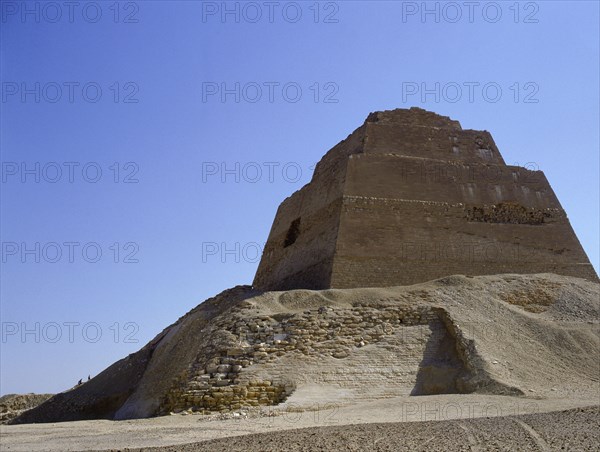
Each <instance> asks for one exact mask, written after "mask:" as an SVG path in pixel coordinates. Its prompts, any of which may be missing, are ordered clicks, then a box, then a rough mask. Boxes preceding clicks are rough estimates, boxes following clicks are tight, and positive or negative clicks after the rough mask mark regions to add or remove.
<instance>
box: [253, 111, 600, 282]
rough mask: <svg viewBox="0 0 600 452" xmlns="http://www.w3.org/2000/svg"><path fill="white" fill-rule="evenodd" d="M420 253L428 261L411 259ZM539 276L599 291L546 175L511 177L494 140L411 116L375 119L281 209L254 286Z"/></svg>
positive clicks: (454, 124) (420, 114) (422, 114)
mask: <svg viewBox="0 0 600 452" xmlns="http://www.w3.org/2000/svg"><path fill="white" fill-rule="evenodd" d="M415 246H417V247H423V246H424V247H425V248H426V249H425V254H426V256H425V257H423V258H419V259H415V258H414V254H415V252H414V250H413V251H406V250H404V248H405V247H413V248H414V247H415ZM436 247H437V248H441V249H442V251H439V252H438V251H436ZM463 248H466V249H467V250H463ZM470 248H472V249H473V250H472V251H471V252H469V251H468V249H470ZM427 249H429V250H430V251H427ZM457 249H458V251H457ZM448 250H449V251H448ZM419 253H421V254H422V252H420V251H419ZM432 253H433V254H435V256H434V258H432V257H430V256H427V254H432ZM457 253H459V255H458V257H457ZM538 272H553V273H557V274H562V275H569V276H579V277H583V278H587V279H590V280H594V281H597V280H598V276H597V275H596V273H595V271H594V269H593V267H592V265H591V264H590V262H589V259H588V258H587V256H586V254H585V252H584V250H583V248H582V247H581V244H580V243H579V241H578V239H577V237H576V235H575V233H574V231H573V229H572V228H571V225H570V223H569V221H568V219H567V216H566V214H565V212H564V210H563V209H562V206H561V205H560V202H559V201H558V199H557V197H556V195H555V194H554V191H553V190H552V188H551V186H550V184H549V182H548V180H547V179H546V177H545V176H544V174H543V173H542V172H541V171H529V170H527V169H525V168H519V167H516V166H508V165H506V164H505V162H504V160H503V158H502V156H501V154H500V152H499V150H498V148H497V147H496V144H495V143H494V140H493V138H492V136H491V135H490V133H489V132H487V131H477V130H463V129H462V127H461V126H460V123H459V122H458V121H453V120H451V119H449V118H447V117H444V116H440V115H436V114H435V113H432V112H427V111H425V110H421V109H418V108H411V109H410V110H402V109H399V110H393V111H385V112H376V113H372V114H371V115H369V117H368V118H367V120H366V121H365V123H364V124H363V125H362V126H361V127H359V128H358V129H357V130H355V131H354V132H353V133H352V134H351V135H350V136H349V137H348V138H347V139H346V140H344V141H342V142H341V143H339V144H338V145H337V146H335V147H334V148H333V149H331V150H330V151H329V152H328V153H327V154H326V155H325V156H324V157H323V159H322V160H321V162H319V164H318V165H317V168H316V170H315V174H314V176H313V179H312V180H311V182H310V183H309V184H308V185H306V186H305V187H303V188H302V189H301V190H299V191H298V192H296V193H294V194H293V195H292V196H291V197H289V198H287V199H286V200H285V201H284V202H283V203H282V204H281V206H280V207H279V210H278V211H277V215H276V217H275V220H274V222H273V226H272V228H271V232H270V234H269V238H268V241H267V244H266V246H265V250H264V252H263V256H262V259H261V262H260V265H259V268H258V270H257V273H256V276H255V279H254V283H253V285H254V287H255V288H257V289H259V290H290V289H299V288H306V289H325V288H351V287H375V286H382V287H384V286H394V285H403V284H414V283H417V282H425V281H428V280H431V279H435V278H440V277H443V276H448V275H452V274H471V275H486V274H494V273H538Z"/></svg>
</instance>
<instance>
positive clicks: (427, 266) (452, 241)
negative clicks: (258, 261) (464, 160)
mask: <svg viewBox="0 0 600 452" xmlns="http://www.w3.org/2000/svg"><path fill="white" fill-rule="evenodd" d="M482 209H483V212H484V215H483V216H480V214H479V213H477V214H474V211H473V209H472V207H470V206H468V205H466V204H463V203H442V202H432V201H402V200H390V199H379V198H362V197H348V198H345V199H344V209H343V211H342V219H341V222H340V231H339V234H338V242H337V249H336V255H335V259H334V268H333V276H332V280H331V284H332V286H333V287H337V288H346V287H357V286H358V287H385V286H390V285H405V284H415V283H418V282H422V281H428V280H432V279H437V278H441V277H444V276H447V275H452V274H469V275H482V274H498V273H546V272H548V273H557V274H564V275H571V276H578V277H584V278H588V279H590V280H594V279H595V278H597V277H596V274H595V271H594V269H593V267H592V266H591V264H590V263H589V262H588V261H587V257H586V256H585V253H584V252H583V250H582V249H581V245H580V244H579V241H578V240H577V237H576V236H575V234H574V233H573V231H572V229H571V226H570V224H569V222H568V220H567V218H566V216H565V214H564V211H563V210H562V209H553V208H547V209H532V208H530V209H525V210H522V208H520V207H519V208H517V209H516V211H517V214H516V217H511V216H510V212H511V211H510V209H502V208H500V209H498V208H497V206H496V207H493V206H483V207H482ZM476 212H479V211H476ZM485 212H488V213H485ZM494 212H495V213H494ZM473 215H476V216H477V218H473ZM488 215H489V216H488ZM507 216H508V218H507ZM531 218H533V219H534V220H530V219H531ZM540 218H541V219H542V220H543V222H542V223H540V222H538V220H537V219H540ZM484 219H485V220H486V221H482V220H484ZM501 220H508V221H507V222H504V221H501ZM532 222H533V223H534V224H531V223H532ZM364 230H368V231H369V234H364V233H363V232H362V231H364Z"/></svg>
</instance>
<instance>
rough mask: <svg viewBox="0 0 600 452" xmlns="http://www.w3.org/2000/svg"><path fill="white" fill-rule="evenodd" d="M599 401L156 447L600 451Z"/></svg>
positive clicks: (182, 450) (181, 451)
mask: <svg viewBox="0 0 600 452" xmlns="http://www.w3.org/2000/svg"><path fill="white" fill-rule="evenodd" d="M599 408H600V407H598V406H595V407H588V408H577V409H573V410H567V411H560V412H552V413H543V414H532V415H523V416H506V417H497V418H479V419H464V420H452V421H428V422H406V423H385V424H356V425H343V426H335V427H316V428H305V429H298V430H287V431H279V432H273V433H260V434H253V435H245V436H238V437H233V438H222V439H218V440H212V441H205V442H202V443H194V444H186V445H180V446H171V447H157V448H150V449H148V448H145V449H125V450H127V451H129V452H137V451H148V452H149V451H157V452H158V451H160V452H176V451H177V452H189V451H215V452H216V451H227V452H230V451H245V452H249V451H281V450H286V451H324V450H327V451H329V450H331V451H333V450H335V451H337V450H349V451H365V450H370V451H439V450H445V451H469V450H471V451H516V450H519V451H554V450H569V451H598V450H600V416H599V414H600V411H599Z"/></svg>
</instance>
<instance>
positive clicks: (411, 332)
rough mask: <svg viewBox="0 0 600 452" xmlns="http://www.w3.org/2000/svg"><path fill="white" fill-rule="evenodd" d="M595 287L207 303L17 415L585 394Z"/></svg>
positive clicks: (334, 294) (594, 337)
mask: <svg viewBox="0 0 600 452" xmlns="http://www.w3.org/2000/svg"><path fill="white" fill-rule="evenodd" d="M599 296H600V284H598V283H593V282H589V281H586V280H583V279H579V278H574V277H567V276H557V275H554V274H537V275H517V274H505V275H495V276H478V277H468V276H450V277H446V278H442V279H438V280H435V281H431V282H428V283H423V284H416V285H412V286H402V287H389V288H365V289H329V290H319V291H311V290H292V291H284V292H258V291H255V290H253V289H252V288H251V287H248V286H238V287H235V288H233V289H229V290H226V291H224V292H222V293H221V294H219V295H217V296H216V297H214V298H211V299H209V300H206V301H205V302H204V303H202V304H200V305H199V306H197V307H196V308H194V309H193V310H191V311H190V312H188V313H187V314H186V315H185V316H183V317H181V318H180V319H179V320H178V321H177V322H175V323H174V324H172V325H171V326H169V327H167V328H166V329H165V330H164V331H162V332H161V333H160V334H159V335H157V336H156V337H155V338H154V339H153V340H152V341H150V342H149V343H148V344H147V345H145V346H144V347H143V348H142V349H141V350H139V351H138V352H136V353H133V354H131V355H129V356H128V357H126V358H124V359H121V360H120V361H118V362H116V363H114V364H113V365H111V366H110V367H108V368H107V369H106V370H104V371H103V372H102V373H100V374H99V375H97V376H96V377H95V378H93V379H92V380H91V381H89V382H86V383H84V384H83V385H81V386H78V387H76V388H74V389H72V390H69V391H66V392H63V393H60V394H57V395H55V396H54V397H52V398H51V399H50V400H48V401H46V402H44V403H42V404H41V405H40V406H38V407H36V408H34V409H32V410H29V411H27V412H25V413H23V414H22V415H21V416H19V417H18V418H17V419H16V420H15V421H14V422H15V423H29V422H57V421H68V420H81V419H132V418H144V417H151V416H157V415H162V414H169V413H171V412H178V411H181V410H192V411H196V412H202V413H210V412H215V411H231V410H239V409H243V408H245V407H259V406H263V405H278V404H283V405H281V406H286V405H287V406H292V405H293V406H294V407H296V408H298V409H302V407H303V406H308V405H311V404H314V403H315V402H318V403H322V404H326V403H328V402H335V403H336V404H338V405H340V404H341V405H344V404H348V405H350V404H353V403H356V402H359V401H360V402H364V401H367V400H373V399H379V398H384V397H393V396H399V395H413V396H419V395H429V394H445V393H458V394H461V393H481V394H506V395H512V396H519V395H522V396H527V397H531V396H532V395H535V397H538V398H544V397H550V396H552V397H565V398H568V397H577V398H580V397H586V395H590V394H596V393H597V390H598V387H599V382H600V371H599V367H598V361H597V357H598V355H599V352H600V337H599V336H600V333H599V329H598V326H599V321H598V319H599V309H600V297H599Z"/></svg>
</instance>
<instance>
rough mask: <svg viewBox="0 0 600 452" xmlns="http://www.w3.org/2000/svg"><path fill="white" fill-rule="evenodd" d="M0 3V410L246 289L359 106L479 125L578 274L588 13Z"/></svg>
mask: <svg viewBox="0 0 600 452" xmlns="http://www.w3.org/2000/svg"><path fill="white" fill-rule="evenodd" d="M1 3H2V14H3V16H2V22H1V23H0V26H1V28H2V31H1V39H2V43H1V63H2V67H1V78H2V96H3V98H2V103H1V109H2V110H1V118H0V121H1V122H0V132H1V138H0V139H1V142H0V144H1V148H2V163H3V168H2V175H3V178H4V179H3V182H2V184H1V187H0V188H1V190H2V192H1V214H2V218H1V226H2V230H1V239H2V242H3V246H4V248H3V253H4V256H3V257H4V261H5V262H4V263H2V273H1V276H2V281H1V282H2V286H1V321H2V325H3V337H2V343H1V344H0V345H1V358H0V364H1V375H0V376H1V383H0V393H2V394H5V393H10V392H56V391H61V390H64V389H66V388H67V387H69V386H71V385H73V384H74V383H75V382H76V381H77V380H78V379H79V378H86V377H87V375H88V374H91V375H94V374H96V373H98V372H99V371H101V370H102V369H104V368H105V367H106V366H108V365H109V364H111V363H112V362H114V361H115V360H117V359H119V358H121V357H123V356H125V355H127V354H128V353H132V352H134V351H136V350H137V349H138V348H140V347H141V346H142V345H144V344H145V343H146V342H147V341H148V340H150V339H151V338H152V337H154V336H155V335H156V334H157V333H158V332H159V331H161V330H162V329H163V328H164V327H165V326H167V325H169V324H170V323H172V322H173V321H175V320H177V318H179V317H180V316H181V315H183V314H184V313H186V312H187V311H188V310H189V309H191V308H192V307H194V306H196V305H197V304H198V303H200V302H201V301H203V300H205V299H206V298H208V297H210V296H213V295H215V294H217V293H219V292H220V291H222V290H224V289H226V288H229V287H232V286H234V285H237V284H249V283H251V281H252V278H253V275H254V272H255V270H256V267H257V262H258V261H257V259H253V257H254V256H255V255H256V246H255V245H253V244H255V243H260V244H262V243H264V241H265V240H266V238H267V234H268V232H269V228H270V226H271V222H272V220H273V216H274V214H275V211H276V209H277V206H278V205H279V203H280V202H281V201H282V200H283V199H284V198H285V197H287V196H289V195H290V194H291V193H292V192H294V191H295V190H298V189H299V188H300V187H301V186H302V185H303V184H305V183H306V182H308V181H309V179H310V176H311V170H312V165H313V164H314V163H315V162H316V161H318V160H319V159H320V158H321V156H322V155H323V154H324V153H325V152H326V151H327V150H328V149H329V148H330V147H332V146H333V145H335V144H336V143H337V142H339V141H340V140H341V139H343V138H345V137H346V136H347V135H348V134H349V133H350V132H351V131H352V130H353V129H354V128H356V127H358V126H359V125H360V124H361V123H362V122H363V121H364V119H365V118H366V116H367V115H368V113H369V112H371V111H376V110H382V109H392V108H398V107H405V108H407V107H410V106H419V107H422V108H426V109H429V110H434V111H436V112H438V113H441V114H444V115H448V116H450V117H452V118H454V119H457V120H459V121H460V122H461V123H462V125H463V127H464V128H473V129H486V130H489V131H491V133H492V134H493V136H494V138H495V140H496V143H497V145H498V147H499V148H500V150H501V152H502V154H503V156H504V158H505V160H506V161H507V162H508V163H511V164H512V163H518V164H521V165H525V164H527V163H528V162H534V163H531V164H530V166H531V165H533V164H535V165H537V167H538V168H539V169H541V170H543V171H544V172H545V174H546V176H547V177H548V179H549V180H550V183H551V184H552V187H553V188H554V190H555V191H556V193H557V195H558V198H559V199H560V201H561V203H562V205H563V207H564V208H565V209H566V211H567V213H568V215H569V218H570V220H571V222H572V225H573V227H574V229H575V231H576V233H577V234H578V236H579V238H580V240H581V242H582V244H583V246H584V248H585V250H586V252H587V253H588V255H589V257H590V259H591V260H592V262H593V263H594V265H595V268H596V270H598V264H599V246H598V217H599V212H598V205H599V199H598V192H599V189H598V188H599V187H598V180H599V174H598V170H599V161H598V154H599V92H598V91H599V74H598V70H599V53H600V52H599V31H598V26H599V25H598V24H599V10H598V2H595V1H590V2H573V1H568V2H559V1H551V2H545V1H543V2H537V3H531V2H529V3H527V2H521V3H518V8H516V9H515V8H514V6H513V4H514V2H500V3H498V4H497V5H500V10H497V9H495V8H494V6H493V5H492V6H489V5H488V6H486V5H487V4H488V2H481V3H480V4H479V6H476V7H475V9H474V10H473V11H469V10H468V8H467V6H464V5H463V4H462V2H458V5H459V6H461V5H462V6H461V10H460V11H458V10H457V9H456V8H455V7H454V9H453V7H451V6H448V5H447V4H446V3H437V8H439V10H438V11H439V17H437V19H438V20H437V21H436V16H435V12H434V13H431V14H428V15H425V16H424V17H422V16H421V12H422V11H420V10H419V9H420V8H421V2H416V3H415V2H372V1H369V2H360V1H352V2H337V3H336V2H323V3H320V4H317V6H318V7H317V8H315V6H314V2H312V1H311V2H298V3H293V2H292V3H291V4H290V2H279V3H276V4H275V5H274V9H273V10H272V11H270V10H269V7H268V6H266V5H264V3H263V2H258V3H253V4H248V3H237V4H236V3H235V2H230V3H228V8H229V9H231V10H232V11H234V12H233V13H229V14H226V15H225V16H224V17H223V16H222V15H221V13H222V12H223V11H220V8H221V2H204V3H203V2H193V1H185V2H184V1H182V2H173V1H169V2H162V1H139V2H129V3H127V2H121V3H119V4H116V6H115V3H114V2H113V1H109V2H96V3H94V2H81V3H80V6H79V7H77V8H76V9H74V10H72V11H70V10H69V7H68V6H67V5H64V4H63V2H58V3H57V4H58V5H59V9H57V8H56V6H54V5H51V6H48V3H46V2H27V4H26V7H27V8H28V9H27V10H26V11H24V10H22V8H23V6H22V2H9V1H2V2H1ZM90 3H91V4H90ZM55 5H56V3H55ZM236 5H237V6H236ZM257 5H258V8H257ZM455 5H456V4H455ZM428 7H429V8H431V9H432V10H434V11H435V8H436V3H430V4H429V5H428ZM484 7H485V9H484ZM36 8H37V9H36ZM84 8H85V9H84ZM235 8H239V10H238V11H239V14H238V16H237V18H236V13H235ZM117 13H118V14H117ZM299 13H301V16H300V17H299V16H298V14H299ZM317 13H318V14H317ZM459 13H460V17H459V16H458V14H459ZM499 13H500V14H501V16H498V14H499ZM59 14H60V16H59ZM99 14H101V15H99ZM236 19H238V20H237V21H236ZM297 19H298V20H297ZM36 83H39V85H36ZM236 83H239V90H237V94H238V95H239V102H236ZM436 83H439V90H438V92H439V99H436V98H435V94H431V93H430V94H428V95H427V96H426V97H425V99H422V98H421V96H420V93H419V94H410V91H408V90H410V89H412V88H415V87H417V89H419V91H420V90H421V88H422V84H425V85H424V87H425V88H426V89H430V90H431V89H433V90H434V91H435V90H436ZM223 84H225V86H222V85H223ZM465 84H467V85H465ZM468 84H470V86H473V87H474V88H473V89H474V91H473V99H472V102H471V101H470V100H469V91H468V89H467V86H468ZM257 86H258V87H259V88H260V89H261V92H260V93H259V92H258V91H257ZM456 86H461V87H462V89H463V92H462V93H460V94H458V93H457V91H456ZM484 86H485V87H486V88H485V90H484ZM223 87H224V88H225V89H226V90H229V91H227V92H226V93H225V97H224V102H223V99H222V97H221V94H223V93H222V92H221V91H222V88H223ZM498 87H499V88H500V89H501V90H502V94H501V95H500V97H499V98H498V99H495V98H496V97H498V96H497V93H496V91H495V90H496V89H497V88H498ZM298 88H300V89H301V91H302V94H301V95H298V92H297V90H298ZM59 89H60V91H59ZM99 90H100V91H99ZM215 90H218V91H219V92H218V93H216V94H214V92H215ZM270 90H272V91H270ZM516 95H518V96H517V97H515V96H516ZM36 96H39V102H36ZM270 96H272V97H270ZM315 96H317V97H315ZM492 100H497V101H496V102H492ZM332 101H337V102H332ZM533 101H537V102H533ZM211 162H214V163H211ZM222 162H224V163H225V165H226V167H227V168H229V169H230V170H234V172H235V168H236V166H235V165H236V162H237V163H239V173H238V174H239V182H236V180H235V174H225V183H222V181H221V176H222V175H223V174H222V173H221V167H220V165H221V163H222ZM115 163H116V164H117V165H116V166H115ZM22 164H24V165H25V166H24V167H23V166H22ZM36 164H37V165H39V166H37V167H36ZM215 164H216V165H217V166H216V169H217V171H218V174H215V175H213V174H212V173H213V172H215V171H214V170H215V166H214V165H215ZM286 165H287V166H286ZM257 166H258V167H260V168H261V170H262V175H257V172H256V168H257ZM269 166H271V167H272V168H273V170H274V171H273V174H272V176H273V177H272V180H270V178H269V171H268V169H269ZM57 167H58V168H60V169H61V174H59V173H58V172H57ZM284 167H285V171H284ZM37 168H39V170H38V169H37ZM69 168H70V169H71V170H72V173H71V172H70V170H69ZM117 168H118V171H117ZM298 168H300V169H301V174H300V175H299V177H297V176H296V170H297V169H298ZM84 169H85V171H84ZM98 169H100V170H101V171H102V174H101V175H100V176H97V171H98ZM203 169H204V173H203ZM207 170H209V171H208V173H207ZM203 175H204V176H205V177H204V180H203ZM36 177H39V182H36V180H35V178H36ZM22 178H24V179H25V180H24V182H23V181H22ZM115 178H116V180H117V182H115ZM96 179H99V180H98V181H97V182H95V183H94V182H93V181H94V180H96ZM135 180H137V183H126V182H132V181H135ZM253 180H254V183H252V181H253ZM52 181H55V182H52ZM65 243H67V245H65ZM115 243H116V244H117V245H115ZM213 243H216V244H217V245H213ZM222 243H224V244H225V246H226V247H227V249H233V250H235V248H236V243H237V244H239V245H238V246H239V253H238V254H237V255H236V254H235V251H234V253H233V254H226V255H225V256H224V259H221V257H220V255H219V254H216V255H206V251H215V250H216V252H217V253H220V252H221V251H223V249H222V245H221V244H222ZM15 244H16V245H15ZM36 244H39V245H36ZM55 244H58V246H57V245H55ZM69 244H70V245H69ZM15 246H16V248H15ZM36 246H39V252H38V251H36ZM84 247H85V250H86V254H85V255H82V250H83V249H84ZM203 248H204V251H205V253H204V254H203ZM27 250H33V251H32V252H31V253H28V252H27ZM70 250H72V251H73V256H72V259H71V256H69V251H70ZM98 250H100V251H101V252H102V255H101V257H100V258H99V259H97V258H96V256H95V255H96V252H97V251H98ZM117 250H118V251H119V253H118V254H117ZM24 251H25V252H24ZM57 252H60V253H61V255H60V256H59V255H57ZM36 258H39V260H40V262H39V263H38V262H35V260H36ZM236 258H237V259H239V262H236ZM23 260H25V262H22V261H23ZM70 260H72V261H73V262H70ZM94 260H97V262H92V261H94ZM115 260H116V261H117V262H115ZM136 260H137V262H135V261H136ZM222 260H224V261H225V262H222ZM53 261H56V262H53ZM36 323H39V329H38V328H37V327H36ZM84 327H85V328H84ZM23 329H28V330H31V332H30V333H28V334H25V336H24V337H23V336H22V333H23ZM36 329H37V332H36ZM117 332H118V333H119V334H118V335H117V334H116V333H117ZM59 333H60V334H61V336H60V337H58V334H59ZM70 333H72V337H69V336H70V335H71V334H70ZM99 334H100V335H99ZM37 340H39V342H37ZM132 340H134V341H135V340H137V343H136V342H132Z"/></svg>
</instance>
